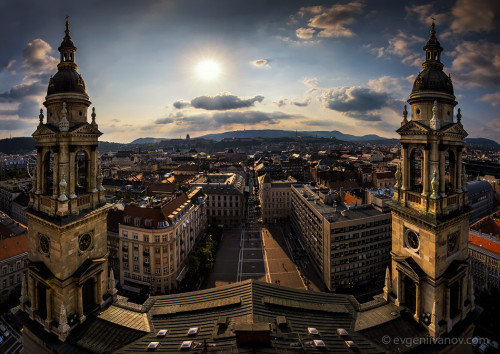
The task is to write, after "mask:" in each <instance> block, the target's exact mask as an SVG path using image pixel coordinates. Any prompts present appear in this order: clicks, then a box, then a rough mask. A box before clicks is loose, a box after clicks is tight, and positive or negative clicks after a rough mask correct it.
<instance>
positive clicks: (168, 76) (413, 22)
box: [0, 0, 500, 142]
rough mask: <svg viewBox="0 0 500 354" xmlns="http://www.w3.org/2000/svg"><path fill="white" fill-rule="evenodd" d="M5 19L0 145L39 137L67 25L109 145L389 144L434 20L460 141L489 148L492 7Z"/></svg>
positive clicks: (112, 12) (226, 7)
mask: <svg viewBox="0 0 500 354" xmlns="http://www.w3.org/2000/svg"><path fill="white" fill-rule="evenodd" d="M0 9H1V10H2V11H1V13H2V14H3V15H1V17H0V19H1V21H0V31H1V32H2V33H3V34H9V36H6V37H5V39H4V40H3V41H2V43H1V44H0V53H2V54H0V130H1V135H0V138H5V137H9V136H29V135H31V133H32V132H33V131H34V130H35V128H36V125H37V124H38V112H39V109H40V108H42V102H43V101H44V97H45V94H46V88H47V84H48V80H49V78H50V76H51V75H54V74H55V73H56V70H57V69H56V65H57V63H58V62H59V57H58V53H57V47H58V46H59V44H60V43H61V40H62V37H63V35H64V32H63V31H64V20H65V17H66V15H69V16H70V17H69V21H70V30H71V37H72V39H73V41H74V43H75V45H76V47H77V48H78V50H77V52H76V60H75V61H76V63H77V64H78V72H79V73H80V74H81V75H82V77H83V79H84V80H85V82H86V85H87V91H88V93H89V95H90V97H91V100H92V106H93V107H95V108H96V113H97V123H98V124H99V129H100V130H101V131H102V132H103V133H104V134H105V136H104V138H103V140H105V141H116V142H131V141H132V140H134V139H136V138H139V137H146V136H152V137H156V138H178V137H179V136H182V137H184V136H185V135H186V134H190V135H191V137H196V136H199V135H204V134H206V133H213V132H221V131H228V130H240V129H286V130H296V129H298V130H340V131H342V132H343V133H347V134H355V135H363V134H378V135H380V136H384V137H390V138H396V137H397V133H395V130H396V129H397V128H398V127H399V126H400V122H401V120H402V118H403V117H402V111H403V106H404V105H405V104H407V103H406V102H405V101H406V99H408V96H409V94H410V92H411V87H412V84H413V81H414V79H415V77H416V75H417V74H418V73H419V72H420V71H421V70H422V67H421V64H422V62H423V61H424V59H425V58H424V51H423V50H422V47H423V46H424V45H425V43H426V41H427V39H428V37H429V30H430V23H431V21H432V19H431V16H433V17H434V19H435V22H436V31H437V38H438V40H439V41H440V42H441V46H442V47H443V48H444V51H443V57H442V61H443V63H444V65H445V68H444V71H445V72H446V73H450V74H451V77H452V81H453V85H454V88H455V95H456V97H457V101H458V102H459V104H458V106H457V107H456V108H461V109H462V115H463V120H462V122H463V124H464V128H465V129H466V131H468V133H469V134H470V135H469V136H470V137H484V138H490V139H493V140H496V141H497V142H498V136H499V133H500V122H499V120H498V118H497V116H496V107H497V106H498V104H499V102H500V89H499V88H498V86H499V85H500V74H499V72H500V71H499V70H498V69H500V64H499V62H498V57H499V56H500V40H499V39H498V38H500V37H499V36H498V32H499V21H498V16H499V14H500V6H499V5H497V4H495V3H494V2H493V1H486V0H485V1H481V2H478V3H474V4H472V2H470V1H464V0H457V1H440V2H439V3H438V4H432V3H431V2H423V1H415V2H411V3H407V4H399V3H398V2H396V1H391V2H389V3H388V4H384V5H381V4H378V3H375V2H370V1H342V2H334V3H333V2H329V1H314V2H311V1H274V2H270V3H269V2H266V1H253V2H251V3H248V2H243V1H217V2H208V1H195V0H189V1H182V2H180V1H147V2H141V3H134V2H129V1H127V2H124V3H123V2H120V3H118V2H114V1H110V2H106V3H105V4H101V3H98V2H96V1H91V2H89V3H88V4H87V5H86V7H84V8H81V7H80V6H78V4H76V3H73V2H72V3H69V4H66V3H65V2H61V1H49V3H48V4H47V3H43V4H42V3H37V2H35V1H28V2H27V3H22V4H18V3H15V4H12V3H9V4H7V3H4V4H2V5H0ZM54 9H57V10H54ZM495 37H496V38H495ZM44 111H45V109H44ZM456 113H457V112H456V109H455V114H456ZM89 120H90V117H89Z"/></svg>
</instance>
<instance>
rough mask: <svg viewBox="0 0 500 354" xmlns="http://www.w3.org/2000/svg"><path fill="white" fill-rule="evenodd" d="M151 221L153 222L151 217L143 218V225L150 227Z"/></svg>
mask: <svg viewBox="0 0 500 354" xmlns="http://www.w3.org/2000/svg"><path fill="white" fill-rule="evenodd" d="M152 223H153V220H151V219H146V220H144V226H146V227H151V225H152Z"/></svg>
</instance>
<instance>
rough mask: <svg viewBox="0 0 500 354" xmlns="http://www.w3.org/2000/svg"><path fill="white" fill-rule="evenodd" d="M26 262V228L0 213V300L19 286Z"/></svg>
mask: <svg viewBox="0 0 500 354" xmlns="http://www.w3.org/2000/svg"><path fill="white" fill-rule="evenodd" d="M27 262H28V230H27V228H26V227H25V226H23V225H20V224H19V223H17V222H15V221H14V220H12V219H11V218H9V217H8V216H7V215H5V214H4V213H0V302H1V301H2V300H5V299H6V298H7V297H8V296H9V293H10V292H11V291H13V290H14V289H16V288H17V287H19V288H20V287H21V283H22V279H23V277H24V272H25V271H26V266H27Z"/></svg>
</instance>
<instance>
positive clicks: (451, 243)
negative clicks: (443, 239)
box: [448, 231, 458, 253]
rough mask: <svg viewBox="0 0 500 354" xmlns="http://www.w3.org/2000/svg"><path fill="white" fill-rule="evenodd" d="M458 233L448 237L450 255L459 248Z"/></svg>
mask: <svg viewBox="0 0 500 354" xmlns="http://www.w3.org/2000/svg"><path fill="white" fill-rule="evenodd" d="M457 241H458V231H457V232H453V233H451V234H449V235H448V253H452V252H453V251H455V249H456V248H457Z"/></svg>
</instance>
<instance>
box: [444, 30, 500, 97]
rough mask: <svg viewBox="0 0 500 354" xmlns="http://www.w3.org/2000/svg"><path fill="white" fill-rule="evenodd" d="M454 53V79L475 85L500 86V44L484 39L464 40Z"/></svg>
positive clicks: (452, 71) (452, 65)
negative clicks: (475, 40)
mask: <svg viewBox="0 0 500 354" xmlns="http://www.w3.org/2000/svg"><path fill="white" fill-rule="evenodd" d="M452 55H453V56H454V57H455V59H453V61H452V63H451V69H450V71H451V73H452V78H453V79H454V81H457V80H458V81H459V82H460V83H461V84H465V85H473V86H483V87H488V86H500V44H496V43H491V42H487V41H484V40H481V41H477V42H462V43H460V44H458V45H457V47H456V48H455V50H454V51H453V53H452Z"/></svg>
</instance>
